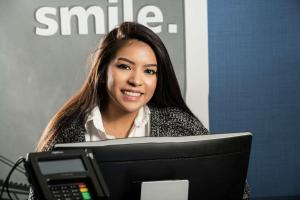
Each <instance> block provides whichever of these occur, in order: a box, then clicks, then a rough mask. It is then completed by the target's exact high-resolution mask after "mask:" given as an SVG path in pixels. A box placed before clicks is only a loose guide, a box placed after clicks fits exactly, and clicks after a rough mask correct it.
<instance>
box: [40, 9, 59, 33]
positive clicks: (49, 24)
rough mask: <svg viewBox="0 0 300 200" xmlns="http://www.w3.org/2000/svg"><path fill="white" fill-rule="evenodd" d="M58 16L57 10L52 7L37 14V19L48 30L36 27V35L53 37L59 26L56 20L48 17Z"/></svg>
mask: <svg viewBox="0 0 300 200" xmlns="http://www.w3.org/2000/svg"><path fill="white" fill-rule="evenodd" d="M47 14H48V15H49V14H51V15H54V16H55V15H56V8H52V7H41V8H39V9H38V10H37V11H36V12H35V19H36V20H37V21H38V22H39V23H41V24H43V25H45V26H46V28H39V27H35V34H36V35H42V36H49V35H53V34H55V33H56V32H57V29H58V25H57V22H56V21H55V19H51V18H49V17H47V16H46V15H47Z"/></svg>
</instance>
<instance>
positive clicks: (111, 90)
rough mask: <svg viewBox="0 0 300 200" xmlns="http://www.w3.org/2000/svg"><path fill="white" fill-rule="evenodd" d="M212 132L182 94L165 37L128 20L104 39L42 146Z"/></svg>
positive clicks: (43, 148) (41, 141)
mask: <svg viewBox="0 0 300 200" xmlns="http://www.w3.org/2000/svg"><path fill="white" fill-rule="evenodd" d="M207 133H208V131H207V129H206V128H205V127H204V126H203V125H202V123H201V122H200V121H199V120H198V119H197V118H196V117H195V116H194V115H193V113H192V112H191V111H190V110H189V108H188V107H187V105H186V104H185V102H184V100H183V98H182V95H181V92H180V88H179V84H178V82H177V79H176V76H175V72H174V70H173V66H172V62H171V60H170V57H169V54H168V52H167V50H166V48H165V46H164V44H163V43H162V41H161V39H160V38H159V37H158V36H157V35H156V34H155V33H154V32H153V31H152V30H150V29H148V28H147V27H145V26H143V25H140V24H138V23H134V22H124V23H122V24H121V25H120V26H119V27H118V28H115V29H113V30H112V31H111V32H110V33H108V34H107V35H106V37H105V38H104V39H103V41H102V42H101V43H100V44H99V47H98V48H97V49H96V51H95V53H94V55H93V61H92V64H91V70H90V73H89V75H88V77H87V79H86V81H85V82H84V84H83V85H82V87H81V89H80V90H79V91H78V92H77V93H76V94H75V95H74V96H72V97H71V98H70V99H69V101H67V102H66V103H65V105H64V106H63V107H62V108H61V109H60V110H59V111H58V112H57V113H56V114H55V116H54V117H53V118H52V119H51V121H50V122H49V124H48V126H47V127H46V129H45V130H44V133H43V135H42V136H41V138H40V141H39V143H38V146H37V150H38V151H45V150H51V149H52V147H53V145H55V144H56V143H70V142H84V141H98V140H106V139H114V138H125V137H145V136H156V137H160V136H183V135H185V136H186V135H200V134H207Z"/></svg>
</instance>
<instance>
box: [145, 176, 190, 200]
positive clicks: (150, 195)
mask: <svg viewBox="0 0 300 200" xmlns="http://www.w3.org/2000/svg"><path fill="white" fill-rule="evenodd" d="M188 193H189V181H188V180H166V181H149V182H142V187H141V200H153V199H155V200H188Z"/></svg>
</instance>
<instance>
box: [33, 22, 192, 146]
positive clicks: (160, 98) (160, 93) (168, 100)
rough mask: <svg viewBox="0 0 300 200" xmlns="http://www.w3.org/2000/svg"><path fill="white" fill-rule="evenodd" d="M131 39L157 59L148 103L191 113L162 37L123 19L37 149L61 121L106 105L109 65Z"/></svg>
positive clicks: (57, 114)
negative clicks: (155, 80) (150, 51)
mask: <svg viewBox="0 0 300 200" xmlns="http://www.w3.org/2000/svg"><path fill="white" fill-rule="evenodd" d="M130 40H138V41H142V42H144V43H146V44H148V45H149V46H150V47H151V48H152V50H153V51H154V53H155V56H156V59H157V66H158V69H157V70H158V80H157V86H156V89H155V92H154V94H153V97H152V98H151V99H150V101H149V103H148V104H149V106H153V107H177V108H180V109H182V110H183V111H185V112H187V113H189V114H191V115H193V113H192V112H191V111H190V110H189V108H188V107H187V105H186V104H185V102H184V100H183V97H182V95H181V92H180V87H179V84H178V81H177V79H176V75H175V72H174V69H173V65H172V62H171V59H170V57H169V54H168V51H167V49H166V47H165V45H164V44H163V42H162V41H161V39H160V38H159V37H158V36H157V35H156V34H155V33H154V32H153V31H152V30H150V29H149V28H147V27H145V26H143V25H141V24H138V23H135V22H124V23H122V24H121V25H120V26H119V27H118V28H115V29H113V30H112V31H111V32H109V33H108V34H107V35H106V37H105V38H104V39H103V40H102V42H100V45H99V47H98V48H97V49H96V51H95V53H94V55H93V59H92V60H93V61H92V63H91V69H90V72H89V75H88V77H87V79H86V80H85V82H84V83H83V85H82V87H81V89H80V90H79V91H78V92H77V93H76V94H75V95H73V96H72V97H71V98H70V99H69V100H68V101H67V102H66V103H65V104H64V105H63V106H62V107H61V108H60V109H59V111H58V112H57V113H56V114H55V115H54V117H53V118H52V119H51V120H50V122H49V124H48V125H47V127H46V129H45V130H44V132H43V134H42V136H41V138H40V140H39V143H38V146H37V150H38V151H41V150H42V149H43V148H44V147H45V146H46V145H47V144H48V143H49V142H50V141H51V140H53V139H54V138H56V137H57V135H58V134H59V132H60V130H61V129H62V128H63V126H64V124H68V123H71V122H72V121H73V120H74V119H77V118H78V117H81V118H83V119H86V117H87V115H88V114H89V113H90V112H91V110H92V109H93V108H94V107H95V106H96V105H98V106H99V107H100V110H101V111H103V110H104V109H105V108H106V105H107V102H108V98H109V97H108V94H107V91H106V71H107V67H108V64H109V62H110V61H111V59H113V57H114V56H115V55H116V53H117V51H118V50H119V49H120V48H121V47H123V46H124V45H125V44H126V43H127V42H129V41H130ZM193 116H194V115H193Z"/></svg>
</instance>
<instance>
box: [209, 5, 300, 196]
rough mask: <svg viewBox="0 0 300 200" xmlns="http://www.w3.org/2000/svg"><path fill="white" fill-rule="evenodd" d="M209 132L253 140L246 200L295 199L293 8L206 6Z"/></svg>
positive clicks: (297, 132) (298, 73) (299, 29)
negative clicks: (245, 135)
mask: <svg viewBox="0 0 300 200" xmlns="http://www.w3.org/2000/svg"><path fill="white" fill-rule="evenodd" d="M208 31H209V66H210V68H209V73H210V77H209V78H210V97H209V98H210V105H209V107H210V108H209V109H210V130H211V131H212V132H237V131H251V132H252V133H253V135H254V138H253V146H252V147H253V149H252V154H251V160H250V168H249V173H248V181H249V183H250V186H251V190H252V196H253V197H263V196H293V195H300V1H299V0H272V1H270V0H243V1H241V0H227V1H219V0H208Z"/></svg>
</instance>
